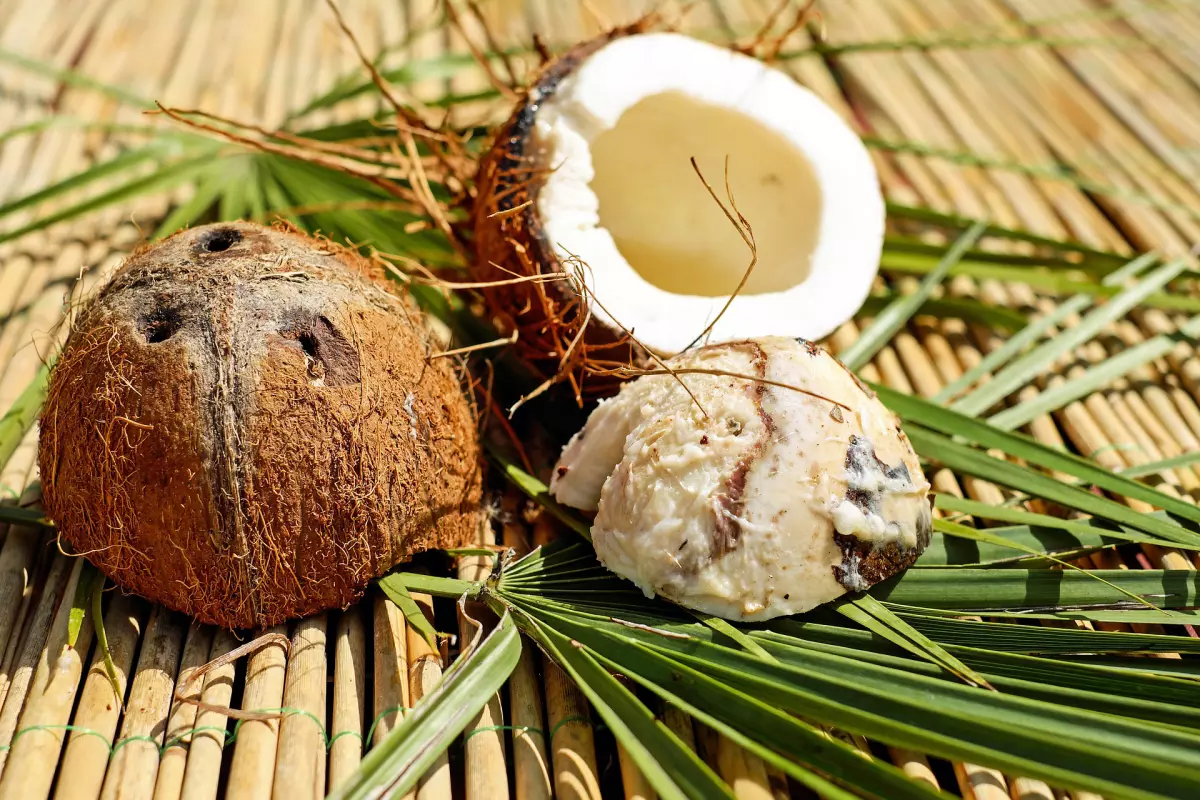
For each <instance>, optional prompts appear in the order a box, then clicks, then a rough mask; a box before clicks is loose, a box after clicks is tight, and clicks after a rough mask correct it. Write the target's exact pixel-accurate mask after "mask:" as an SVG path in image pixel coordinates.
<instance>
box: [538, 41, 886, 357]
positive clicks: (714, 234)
mask: <svg viewBox="0 0 1200 800" xmlns="http://www.w3.org/2000/svg"><path fill="white" fill-rule="evenodd" d="M535 113H536V116H535V124H534V126H533V131H532V138H533V143H532V147H531V148H530V150H531V151H532V152H533V153H534V154H536V157H537V159H538V161H539V162H540V163H542V164H544V165H545V166H546V168H547V169H549V170H550V171H549V173H548V174H547V175H546V177H545V181H544V183H543V184H542V185H541V187H540V190H539V191H538V192H537V194H536V201H535V205H536V212H537V216H538V218H539V220H540V224H541V226H542V229H543V231H542V232H543V235H544V238H545V240H546V242H547V243H548V244H549V245H550V246H552V247H553V248H554V252H555V254H556V256H557V258H558V259H559V260H560V261H561V262H562V264H563V265H564V267H565V268H566V269H568V270H573V271H580V272H581V273H582V274H581V277H583V278H585V279H586V280H587V281H588V283H589V284H590V285H591V286H592V288H593V290H594V292H595V295H596V297H598V298H599V299H600V301H601V303H603V305H604V309H599V308H594V309H593V313H594V314H595V315H596V316H597V317H599V318H600V320H602V321H603V322H606V323H608V324H611V325H616V324H617V323H618V322H619V323H621V324H623V325H624V326H626V327H627V328H632V329H634V330H636V332H637V336H638V338H639V339H640V340H641V341H642V342H643V343H644V344H645V345H646V346H647V347H650V348H651V349H654V350H657V351H659V352H664V353H676V352H679V351H680V350H682V349H683V348H685V347H687V345H688V344H689V343H690V342H691V340H692V338H693V337H695V336H696V334H697V333H698V332H699V331H701V330H702V329H703V328H704V326H705V325H706V324H707V323H708V322H709V321H710V320H711V319H712V318H713V317H715V316H716V314H717V312H718V311H719V310H720V308H721V306H722V305H723V304H724V301H725V298H726V297H727V296H728V295H730V294H731V293H733V291H734V290H735V289H736V288H737V286H738V283H739V281H740V280H741V278H742V275H743V273H744V272H745V270H746V267H747V265H748V263H749V259H750V254H749V251H748V250H747V248H746V245H745V243H744V242H743V241H742V239H741V237H740V236H739V234H738V232H737V231H736V230H735V228H734V227H733V225H731V224H730V223H729V221H728V220H727V219H726V218H725V215H724V213H723V212H722V211H721V209H720V208H719V207H718V205H717V204H716V203H715V202H714V201H713V199H712V197H711V196H710V195H709V193H708V191H707V190H706V189H705V187H704V185H703V183H702V182H701V181H700V179H699V178H698V177H697V174H696V172H695V170H694V169H693V167H692V164H691V160H690V159H691V158H693V157H694V158H695V159H696V163H697V165H698V167H699V168H700V170H701V171H702V172H703V175H704V177H705V179H706V180H707V181H708V182H709V183H710V184H711V185H712V186H713V187H714V190H716V192H717V194H718V196H720V197H722V199H724V198H725V189H724V186H725V167H726V159H728V168H729V182H730V188H731V190H732V193H733V197H734V199H735V201H736V203H737V207H738V210H739V211H740V212H741V213H742V215H743V216H744V217H745V218H746V219H747V220H748V222H749V224H750V225H751V227H752V228H753V232H754V237H755V240H756V243H757V247H758V263H757V265H756V266H755V268H754V271H753V273H752V274H751V276H750V279H749V282H748V283H747V284H746V286H745V287H744V288H743V289H742V291H741V292H740V294H739V297H738V301H737V302H736V303H734V305H733V306H732V307H731V308H730V309H729V310H728V311H727V312H726V313H725V314H724V315H723V316H722V317H721V319H720V320H719V322H718V323H717V325H716V328H715V329H714V331H713V337H714V339H715V340H730V339H738V338H746V337H752V336H757V335H762V334H764V333H767V332H773V333H780V332H782V333H787V334H790V335H795V336H804V337H805V338H808V339H819V338H821V337H822V336H825V335H826V334H828V333H830V332H832V331H833V330H834V329H835V328H837V326H838V325H840V324H841V323H843V322H845V321H846V320H847V319H849V318H850V317H851V316H852V315H853V314H854V312H855V311H857V310H858V308H859V307H860V306H861V305H862V302H863V300H864V299H865V298H866V296H867V294H868V291H869V288H870V285H871V280H872V278H873V277H874V275H875V273H876V271H877V269H878V265H879V255H880V249H881V247H882V241H883V225H884V205H883V199H882V196H881V194H880V190H879V185H878V181H877V178H876V175H875V170H874V167H873V165H872V163H871V159H870V157H869V155H868V154H867V151H866V149H865V148H864V146H863V144H862V142H861V141H860V140H859V139H858V137H857V136H856V135H855V134H854V132H853V131H852V130H851V129H850V128H849V127H848V126H847V125H846V124H845V123H844V122H843V121H842V119H841V118H840V117H839V116H838V115H837V114H836V113H835V112H834V111H833V110H832V109H830V108H829V107H828V106H827V105H825V104H824V103H823V102H822V101H821V100H820V99H819V98H818V97H817V96H816V95H815V94H813V93H812V92H810V91H809V90H807V89H805V88H804V87H802V86H800V85H799V84H797V83H796V82H795V81H794V80H793V79H792V78H791V77H789V76H788V75H786V74H784V73H783V72H780V71H779V70H776V69H774V68H771V67H768V66H766V65H765V64H763V63H762V62H760V61H759V60H757V59H754V58H751V57H749V56H746V55H743V54H740V53H736V52H733V51H731V50H727V49H725V48H722V47H717V46H715V45H712V44H708V43H706V42H701V41H698V40H695V39H692V38H689V37H687V36H683V35H680V34H675V33H648V34H641V35H631V36H625V37H622V38H617V39H615V40H614V41H612V42H610V43H608V44H605V45H604V46H603V47H601V48H599V49H598V50H596V51H595V52H594V53H592V54H591V55H589V56H588V57H586V58H584V59H583V60H581V61H580V62H579V64H578V66H577V67H575V69H574V70H573V71H570V72H568V73H567V74H566V75H565V77H563V78H562V80H561V81H560V82H558V84H557V86H556V87H555V88H554V89H553V91H552V93H548V94H546V96H544V97H542V98H541V101H540V102H539V103H538V104H537V105H536V110H535ZM584 264H586V269H584V267H583V266H582V265H584Z"/></svg>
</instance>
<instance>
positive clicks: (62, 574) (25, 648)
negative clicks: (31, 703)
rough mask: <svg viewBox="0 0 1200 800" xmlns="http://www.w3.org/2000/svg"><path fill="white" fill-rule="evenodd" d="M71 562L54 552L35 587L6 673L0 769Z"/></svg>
mask: <svg viewBox="0 0 1200 800" xmlns="http://www.w3.org/2000/svg"><path fill="white" fill-rule="evenodd" d="M73 566H74V565H73V564H72V561H71V559H69V558H67V557H66V556H61V555H58V554H57V553H56V554H55V555H54V557H53V559H52V561H51V563H50V570H49V572H48V573H47V574H46V578H45V580H44V582H43V583H42V584H41V586H40V587H39V588H40V594H39V596H38V598H37V601H36V604H35V605H34V607H33V613H32V615H31V616H30V619H29V624H28V626H27V628H26V630H25V632H24V635H23V636H22V639H21V647H20V652H19V655H18V656H17V659H16V662H15V664H14V668H13V670H12V671H11V673H10V675H11V679H10V682H9V684H8V692H7V694H6V696H5V698H4V708H3V710H2V711H0V746H3V747H4V749H3V750H0V769H4V768H5V766H6V764H7V760H8V756H9V750H8V748H7V746H8V745H9V744H11V742H12V738H13V734H14V733H15V732H16V729H17V722H18V720H19V719H20V716H21V710H22V709H23V708H24V707H25V699H26V697H27V696H28V693H29V690H30V685H31V683H32V681H33V678H34V673H35V671H36V670H37V668H38V664H39V662H40V661H41V660H42V650H43V648H45V646H46V642H47V640H48V638H49V636H50V627H51V625H52V623H53V621H54V615H55V612H56V610H57V609H58V606H59V603H60V602H61V601H62V599H63V592H65V591H66V588H67V585H68V583H69V582H70V577H71V571H72V567H73ZM68 602H70V601H68Z"/></svg>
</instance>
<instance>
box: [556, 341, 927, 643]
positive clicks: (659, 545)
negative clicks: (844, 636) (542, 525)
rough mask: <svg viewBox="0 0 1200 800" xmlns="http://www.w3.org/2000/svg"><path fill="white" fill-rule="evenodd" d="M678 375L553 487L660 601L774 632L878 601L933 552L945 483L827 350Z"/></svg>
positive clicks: (760, 349) (723, 356) (772, 355)
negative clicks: (781, 621) (835, 608)
mask: <svg viewBox="0 0 1200 800" xmlns="http://www.w3.org/2000/svg"><path fill="white" fill-rule="evenodd" d="M668 363H669V364H670V365H671V366H672V368H675V369H683V370H689V372H685V373H683V374H680V375H678V376H677V377H672V376H669V375H652V376H644V377H641V378H638V379H637V380H635V381H633V382H631V383H628V384H626V385H625V386H624V388H623V389H622V390H621V392H620V393H619V394H618V395H617V396H616V397H614V398H612V399H610V400H607V401H605V402H603V403H601V405H600V406H599V408H598V409H597V410H596V411H595V412H594V413H593V415H592V416H591V417H590V418H589V420H588V423H587V425H586V426H585V427H584V429H583V430H582V431H580V433H579V434H577V435H576V436H575V437H574V438H573V439H572V440H571V442H570V443H568V445H567V447H566V448H565V449H564V451H563V455H562V457H561V459H560V460H559V463H558V466H557V468H556V471H555V473H554V476H553V479H552V482H551V492H552V493H553V494H554V496H555V497H556V498H557V499H558V500H559V501H561V502H563V503H566V504H567V505H572V506H575V507H578V508H583V509H589V510H596V511H597V515H596V519H595V524H594V525H593V528H592V538H593V542H594V544H595V547H596V552H597V555H598V556H599V558H600V560H601V561H602V562H603V563H604V564H605V565H606V566H607V567H608V568H609V569H611V570H613V571H614V572H616V573H618V574H620V575H622V576H624V577H626V578H628V579H630V580H632V581H633V582H634V583H636V584H637V585H638V586H639V587H640V588H641V589H642V590H643V591H644V592H645V593H646V594H647V595H648V596H652V595H661V596H663V597H666V598H667V599H670V600H673V601H675V602H678V603H680V604H682V605H685V606H688V607H690V608H695V609H698V610H701V611H704V612H706V613H711V614H717V615H719V616H723V617H726V618H730V619H738V620H762V619H769V618H772V617H776V616H779V615H783V614H794V613H800V612H803V611H807V610H809V609H811V608H814V607H815V606H817V605H820V604H822V603H825V602H828V601H830V600H833V599H835V598H837V597H839V596H841V595H842V594H844V593H845V592H846V591H848V590H851V591H857V590H861V589H865V588H867V587H868V586H870V585H871V584H873V583H876V582H878V581H879V580H881V579H882V578H884V577H888V576H889V575H890V574H892V573H894V572H895V571H898V569H900V568H902V566H903V565H906V564H907V563H911V561H912V560H913V559H915V557H916V555H917V554H919V552H920V550H921V549H923V547H924V546H925V544H926V543H927V542H928V539H929V535H930V527H931V516H930V508H929V502H928V491H929V484H928V483H927V482H926V481H925V479H924V477H923V475H922V474H921V470H920V465H919V464H918V462H917V459H916V456H915V455H914V454H913V452H912V449H911V447H910V446H909V444H908V441H907V439H906V438H905V437H904V436H903V434H902V433H900V431H899V430H898V428H897V427H896V422H895V418H894V417H893V415H892V414H891V413H890V412H888V411H887V410H886V409H885V408H884V407H883V405H882V404H881V403H880V402H879V401H878V400H877V399H876V398H875V397H874V396H873V395H872V394H870V393H869V392H868V391H867V390H865V389H864V388H863V387H862V385H861V384H860V383H859V382H858V381H857V380H856V379H855V378H854V376H853V375H852V374H851V373H850V372H849V371H847V370H846V369H845V368H844V367H843V366H842V365H841V364H840V363H838V362H837V361H836V360H835V359H833V358H832V357H830V356H829V355H828V354H826V353H825V352H824V351H822V350H820V348H817V347H815V346H813V345H810V344H807V343H800V342H796V341H794V340H791V339H785V338H782V337H770V338H765V339H759V340H754V341H747V342H734V343H730V344H726V345H715V346H712V347H707V348H702V349H700V350H696V351H691V352H688V353H686V354H684V355H682V356H679V357H676V358H675V359H672V360H671V361H670V362H668ZM690 370H702V371H703V372H692V371H690ZM732 376H749V377H754V378H761V379H765V381H769V382H770V383H766V382H764V381H755V380H748V379H745V378H740V377H732ZM681 382H685V383H686V385H687V389H688V390H690V391H691V394H692V395H694V396H695V399H693V398H692V397H691V396H690V395H689V393H688V391H686V390H685V389H684V387H683V385H682V383H681ZM779 384H786V385H787V386H790V387H796V388H798V389H802V390H807V391H809V392H812V393H813V394H806V393H803V392H801V391H795V390H794V389H791V388H783V386H780V385H779ZM823 398H828V399H823ZM831 401H836V403H835V402H831Z"/></svg>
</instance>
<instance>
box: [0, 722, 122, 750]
mask: <svg viewBox="0 0 1200 800" xmlns="http://www.w3.org/2000/svg"><path fill="white" fill-rule="evenodd" d="M36 731H70V732H72V733H78V734H80V735H81V736H95V737H96V738H97V739H100V740H101V741H103V742H104V746H105V747H107V748H108V751H109V755H110V756H111V755H112V745H110V744H109V743H108V737H107V736H105V735H104V734H103V733H101V732H100V731H94V730H92V729H91V728H84V727H82V726H80V725H30V726H29V727H28V728H22V729H21V730H19V731H17V732H16V733H15V734H13V737H12V739H10V740H9V743H8V744H6V745H0V753H3V752H8V751H9V750H11V749H12V746H13V745H14V744H16V743H17V739H20V738H21V737H22V736H24V735H25V734H27V733H34V732H36Z"/></svg>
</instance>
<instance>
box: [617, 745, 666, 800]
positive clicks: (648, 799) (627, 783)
mask: <svg viewBox="0 0 1200 800" xmlns="http://www.w3.org/2000/svg"><path fill="white" fill-rule="evenodd" d="M617 762H618V763H619V764H620V766H621V786H622V788H623V789H624V790H625V800H656V798H657V797H658V793H657V792H655V791H654V787H652V786H651V785H650V782H649V781H648V780H646V776H645V775H643V774H642V771H641V770H640V769H638V765H637V764H636V763H635V762H634V760H633V759H632V758H630V757H629V752H628V751H627V750H626V749H625V748H624V747H622V746H621V743H620V742H618V743H617Z"/></svg>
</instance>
